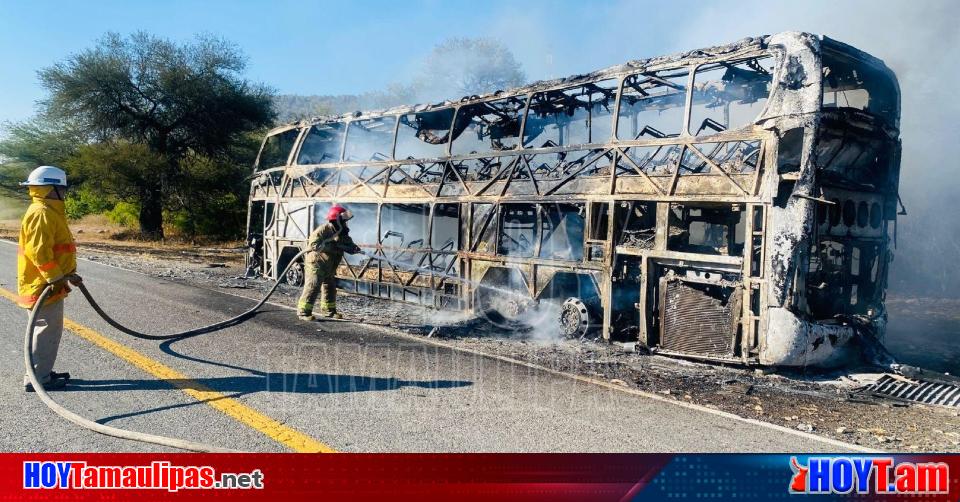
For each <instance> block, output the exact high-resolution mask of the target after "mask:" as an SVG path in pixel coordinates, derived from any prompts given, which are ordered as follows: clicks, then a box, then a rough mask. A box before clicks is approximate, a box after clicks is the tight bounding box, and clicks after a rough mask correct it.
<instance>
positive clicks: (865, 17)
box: [611, 0, 960, 296]
mask: <svg viewBox="0 0 960 502" xmlns="http://www.w3.org/2000/svg"><path fill="white" fill-rule="evenodd" d="M617 10H620V11H621V12H622V15H621V16H618V19H620V21H619V23H618V24H617V25H616V28H615V29H613V30H611V32H613V35H612V36H613V37H615V38H616V37H619V36H622V35H623V34H624V33H626V31H625V30H627V29H629V23H630V22H631V21H636V20H637V19H640V17H639V16H640V15H641V14H642V11H643V10H645V8H644V7H641V6H637V5H634V4H632V3H629V2H624V3H622V4H621V5H619V6H618V7H617ZM690 12H692V13H694V14H693V16H692V17H689V18H688V19H687V20H685V21H684V22H683V26H684V28H683V29H681V30H677V31H673V32H672V33H670V34H664V35H663V36H664V37H666V39H668V40H670V42H669V43H670V45H671V50H672V51H682V50H689V49H693V48H697V47H706V46H710V45H716V44H721V43H727V42H732V41H734V40H737V39H740V38H743V37H745V36H756V35H762V34H771V33H776V32H780V31H788V30H796V31H808V32H811V33H817V34H820V35H825V36H828V37H830V38H834V39H836V40H839V41H841V42H845V43H848V44H850V45H853V46H854V47H857V48H859V49H861V50H864V51H866V52H868V53H870V54H872V55H874V56H877V57H879V58H880V59H883V60H884V62H885V63H886V64H887V65H888V66H889V67H890V68H892V69H893V70H894V72H896V74H897V77H898V79H899V81H900V88H901V93H902V106H901V107H902V118H901V138H902V141H903V157H902V160H901V175H900V193H901V198H902V200H903V203H904V205H905V207H906V208H907V210H908V214H907V215H906V216H901V217H900V219H899V227H898V239H897V240H898V243H897V249H896V251H895V254H896V259H895V260H894V262H893V264H892V265H891V276H890V291H891V293H893V294H898V293H899V294H914V295H929V296H960V267H956V266H955V263H956V260H958V259H960V221H958V220H957V219H956V218H943V217H940V215H946V214H954V213H955V212H956V210H955V209H954V207H955V206H954V204H953V200H952V199H953V198H954V194H955V193H956V192H957V191H958V189H960V176H958V173H957V162H958V159H960V142H958V141H957V126H956V125H955V124H956V121H957V117H958V116H960V104H958V103H960V101H958V99H957V96H956V95H955V94H956V92H955V90H954V87H953V86H954V85H956V83H957V82H958V81H960V66H958V65H956V64H955V60H956V57H955V56H954V54H953V52H954V51H955V50H956V49H955V48H956V47H958V46H960V30H957V28H956V20H957V19H960V3H956V2H947V1H943V2H937V1H929V0H928V1H914V2H870V1H863V0H856V1H845V2H836V1H824V0H820V1H807V2H792V3H786V2H783V3H781V2H770V1H758V0H748V1H744V2H737V3H727V4H724V5H722V6H721V5H718V4H710V5H708V6H706V7H703V6H700V7H698V8H696V9H690ZM650 55H653V54H646V53H644V54H637V55H635V56H631V57H643V56H650ZM628 59H629V57H628Z"/></svg>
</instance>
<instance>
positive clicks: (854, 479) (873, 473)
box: [790, 457, 950, 495]
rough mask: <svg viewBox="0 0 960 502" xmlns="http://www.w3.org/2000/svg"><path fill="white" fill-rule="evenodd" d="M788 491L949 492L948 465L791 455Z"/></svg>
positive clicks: (825, 492)
mask: <svg viewBox="0 0 960 502" xmlns="http://www.w3.org/2000/svg"><path fill="white" fill-rule="evenodd" d="M790 468H791V469H793V477H792V478H791V481H790V493H808V494H845V493H858V494H861V493H870V494H877V495H883V494H898V495H903V494H918V495H933V494H945V493H947V492H948V489H949V483H950V466H949V465H947V464H945V463H943V462H908V461H902V462H896V461H895V459H894V458H892V457H809V458H807V461H806V463H805V464H800V462H798V461H797V457H791V458H790Z"/></svg>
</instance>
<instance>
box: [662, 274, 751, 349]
mask: <svg viewBox="0 0 960 502" xmlns="http://www.w3.org/2000/svg"><path fill="white" fill-rule="evenodd" d="M660 291H661V295H662V303H661V304H662V305H663V311H662V314H661V316H662V319H661V322H660V347H661V348H663V349H665V350H669V351H673V352H680V353H689V354H698V355H705V356H727V357H729V356H733V355H734V353H733V351H734V338H735V334H736V326H737V318H738V315H739V311H740V307H739V304H740V302H739V296H740V292H739V290H738V288H735V287H731V286H725V285H716V284H702V283H696V282H688V281H684V280H680V279H672V280H671V279H667V278H663V279H662V280H661V288H660Z"/></svg>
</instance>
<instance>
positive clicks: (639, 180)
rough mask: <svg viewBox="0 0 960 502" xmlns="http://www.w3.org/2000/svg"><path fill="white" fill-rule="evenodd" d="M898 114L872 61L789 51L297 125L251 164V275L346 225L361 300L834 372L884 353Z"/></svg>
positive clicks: (344, 271)
mask: <svg viewBox="0 0 960 502" xmlns="http://www.w3.org/2000/svg"><path fill="white" fill-rule="evenodd" d="M899 106H900V105H899V87H898V84H897V81H896V78H895V76H894V74H893V73H892V72H891V71H890V70H889V69H888V68H887V67H886V66H885V65H884V64H883V63H882V62H881V61H880V60H878V59H876V58H874V57H872V56H870V55H868V54H866V53H864V52H861V51H859V50H857V49H854V48H853V47H850V46H848V45H845V44H843V43H840V42H837V41H835V40H831V39H829V38H827V37H819V36H815V35H810V34H806V33H796V32H787V33H780V34H777V35H772V36H763V37H758V38H748V39H744V40H741V41H739V42H736V43H733V44H730V45H724V46H718V47H711V48H706V49H700V50H695V51H691V52H687V53H684V54H679V55H673V56H666V57H657V58H652V59H644V60H636V61H631V62H628V63H626V64H623V65H619V66H615V67H612V68H608V69H605V70H601V71H596V72H593V73H590V74H586V75H577V76H574V77H569V78H564V79H558V80H552V81H544V82H538V83H535V84H532V85H528V86H525V87H520V88H516V89H509V90H503V91H497V92H494V93H491V94H487V95H483V96H468V97H464V98H463V99H460V100H459V101H447V102H444V103H440V104H434V105H422V106H410V107H400V108H394V109H389V110H383V111H377V112H356V113H353V114H349V115H344V116H339V117H323V118H317V119H314V120H310V121H301V122H299V123H295V124H290V125H287V126H283V127H279V128H276V129H274V130H272V131H271V132H269V134H268V135H267V137H266V138H265V140H264V142H263V146H262V148H261V151H260V154H259V156H258V159H257V162H256V165H255V172H254V175H253V178H252V179H253V181H252V185H251V192H250V211H249V225H248V231H249V234H250V237H251V242H254V243H256V244H255V248H256V249H255V250H253V252H252V253H251V255H250V260H251V263H250V265H251V267H252V268H253V269H256V270H258V271H259V273H260V274H261V275H263V276H265V277H269V278H272V279H281V278H280V277H277V275H278V274H279V272H280V271H282V270H284V268H285V267H286V266H287V265H288V264H289V262H290V259H291V258H292V257H293V256H295V255H296V254H297V252H298V251H299V250H300V249H301V248H302V247H303V246H304V245H305V239H306V237H307V235H308V234H309V233H310V232H311V230H312V229H313V228H315V227H316V226H317V225H318V224H320V223H322V217H323V215H324V214H325V212H326V209H327V207H329V205H330V204H331V203H333V202H338V203H342V204H346V205H347V206H349V208H350V210H351V211H352V212H353V214H354V215H355V216H354V219H353V220H352V222H351V236H352V237H353V239H354V240H355V241H356V242H357V243H358V244H359V245H360V246H361V247H362V248H364V249H365V251H366V253H367V255H355V256H352V257H348V258H347V259H346V262H345V263H344V264H343V265H342V266H341V268H340V270H339V272H338V276H339V278H340V284H341V287H343V288H344V289H345V290H347V291H350V292H353V293H356V294H361V295H370V296H374V297H378V298H385V299H391V300H397V301H406V302H415V303H418V304H421V305H425V306H428V307H431V308H437V309H453V310H462V311H470V312H485V311H494V312H497V313H499V315H502V316H504V317H509V316H511V315H515V314H516V313H517V312H518V311H520V310H522V309H523V308H536V306H538V305H547V304H553V305H561V306H562V307H561V309H560V312H561V313H560V314H559V315H558V317H559V319H558V321H559V322H558V325H557V329H558V330H560V331H561V332H563V333H564V334H566V335H568V336H584V335H588V334H590V333H595V334H596V336H602V337H603V338H604V339H606V340H611V341H622V342H636V343H637V344H638V345H639V346H640V347H645V348H647V349H649V350H651V351H655V352H658V353H664V354H672V355H681V356H685V357H693V358H701V359H709V360H714V361H730V362H736V363H746V364H762V365H782V366H805V365H836V364H840V363H842V362H843V361H844V360H845V359H846V358H847V357H850V356H851V354H852V353H853V352H854V351H853V350H852V348H853V347H854V346H855V345H857V344H856V341H857V339H858V337H862V336H870V337H876V338H880V337H882V335H883V332H884V327H885V321H886V313H885V310H884V296H885V289H886V280H887V269H888V264H889V263H890V261H891V259H892V254H891V249H890V247H891V241H892V240H893V239H894V238H895V235H896V234H895V229H896V218H897V214H898V210H899V208H900V206H899V197H898V177H899V158H900V142H899V132H898V127H899ZM302 274H303V271H302V267H300V266H299V265H298V264H294V265H293V266H291V267H290V272H289V273H288V274H287V277H286V280H287V281H288V282H290V283H294V284H299V281H300V280H302ZM518 298H519V300H517V299H518Z"/></svg>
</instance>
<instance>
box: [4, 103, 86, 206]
mask: <svg viewBox="0 0 960 502" xmlns="http://www.w3.org/2000/svg"><path fill="white" fill-rule="evenodd" d="M4 132H5V137H4V138H3V140H0V190H2V192H5V193H8V194H9V195H11V196H13V197H17V198H24V199H25V198H26V192H25V191H24V190H23V187H21V186H19V183H20V182H21V181H23V180H25V179H26V178H27V174H28V173H29V172H30V171H31V170H33V169H34V168H35V167H37V166H41V165H62V164H63V163H64V161H65V160H66V159H68V158H69V157H70V156H71V155H73V154H74V152H76V150H77V148H78V147H79V146H80V145H81V144H83V142H84V141H85V139H86V135H85V133H84V132H83V131H82V130H81V129H80V128H78V127H77V126H76V125H75V124H70V123H65V122H56V121H53V120H51V119H50V118H49V117H43V116H37V117H34V118H32V119H30V120H26V121H23V122H19V123H10V124H6V125H5V127H4Z"/></svg>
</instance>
